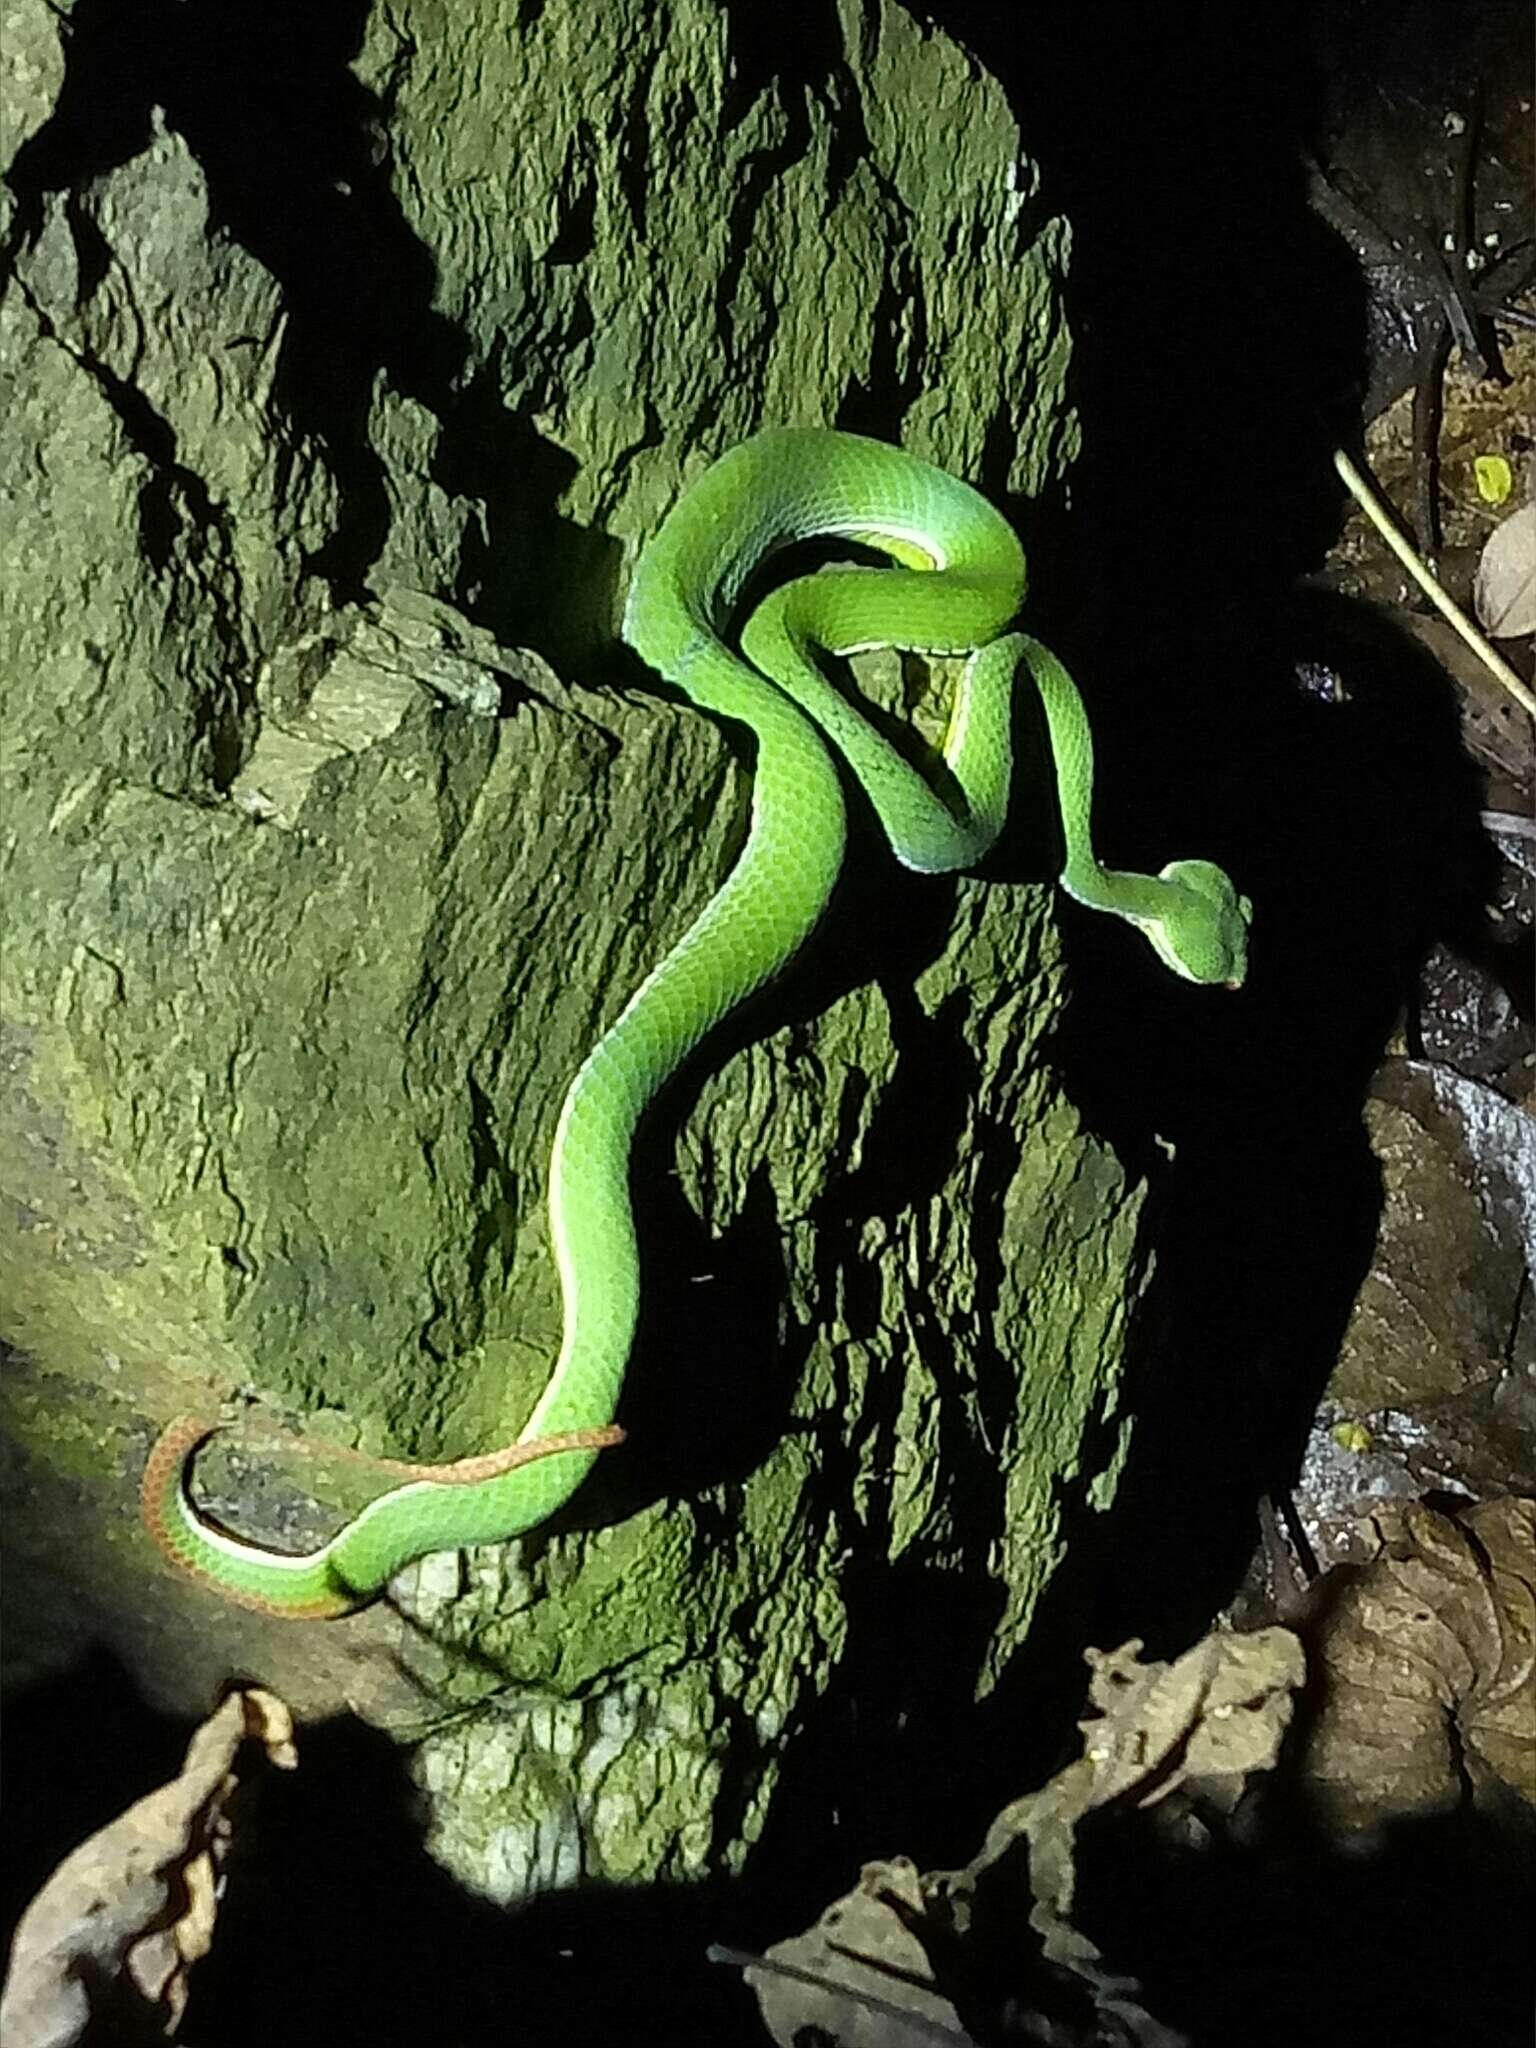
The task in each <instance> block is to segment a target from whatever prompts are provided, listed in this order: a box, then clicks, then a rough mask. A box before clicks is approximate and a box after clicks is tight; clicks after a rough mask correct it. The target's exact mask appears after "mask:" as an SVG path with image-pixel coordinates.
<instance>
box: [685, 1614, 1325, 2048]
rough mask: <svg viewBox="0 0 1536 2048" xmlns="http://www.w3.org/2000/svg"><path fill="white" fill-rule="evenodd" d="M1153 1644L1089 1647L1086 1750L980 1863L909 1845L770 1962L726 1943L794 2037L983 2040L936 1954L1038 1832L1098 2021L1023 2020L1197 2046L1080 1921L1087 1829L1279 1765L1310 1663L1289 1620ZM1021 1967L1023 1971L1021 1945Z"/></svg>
mask: <svg viewBox="0 0 1536 2048" xmlns="http://www.w3.org/2000/svg"><path fill="white" fill-rule="evenodd" d="M1140 1649H1141V1645H1140V1644H1139V1643H1128V1644H1126V1645H1124V1646H1123V1647H1122V1648H1121V1649H1118V1650H1114V1651H1111V1652H1109V1653H1107V1654H1106V1653H1101V1652H1099V1651H1090V1652H1089V1653H1088V1663H1089V1665H1090V1667H1091V1670H1092V1677H1091V1679H1090V1683H1089V1699H1090V1701H1091V1703H1092V1705H1093V1706H1094V1707H1095V1708H1096V1709H1097V1713H1096V1715H1095V1717H1094V1718H1093V1719H1092V1720H1089V1721H1085V1722H1084V1723H1083V1724H1082V1725H1083V1735H1084V1753H1083V1755H1082V1757H1081V1758H1080V1759H1079V1760H1078V1762H1076V1763H1074V1764H1070V1765H1068V1767H1067V1768H1066V1769H1065V1770H1064V1771H1061V1772H1059V1773H1058V1774H1057V1776H1056V1777H1054V1778H1053V1779H1052V1780H1051V1781H1050V1783H1049V1784H1047V1785H1045V1786H1043V1787H1042V1788H1041V1789H1040V1790H1039V1791H1038V1792H1032V1793H1030V1794H1028V1795H1027V1796H1026V1797H1025V1798H1023V1799H1017V1800H1015V1801H1014V1802H1013V1803H1012V1804H1011V1805H1009V1806H1008V1807H1005V1808H1004V1810H1003V1812H1002V1813H1000V1814H999V1815H998V1817H997V1819H996V1820H995V1821H994V1822H993V1824H992V1826H991V1828H990V1829H989V1830H988V1831H987V1837H986V1840H985V1842H984V1843H983V1845H982V1848H981V1852H980V1854H979V1855H978V1856H977V1857H976V1858H975V1860H974V1861H973V1862H971V1863H970V1864H968V1865H967V1866H966V1867H965V1869H963V1870H957V1871H935V1872H933V1873H931V1874H930V1875H928V1876H926V1877H923V1878H919V1877H918V1875H917V1873H916V1871H915V1869H914V1867H913V1865H912V1864H911V1863H910V1862H908V1861H906V1860H905V1859H904V1858H897V1859H895V1860H894V1861H892V1862H889V1863H871V1864H866V1865H865V1867H864V1870H863V1872H862V1873H861V1875H860V1878H859V1883H858V1886H857V1887H856V1889H855V1890H854V1891H852V1892H850V1893H849V1894H848V1896H847V1897H846V1898H844V1899H840V1900H838V1901H837V1903H836V1904H835V1905H833V1906H830V1907H829V1908H828V1909H827V1911H826V1912H825V1913H824V1914H823V1915H822V1916H821V1918H820V1920H818V1921H817V1923H816V1925H815V1926H814V1927H812V1928H811V1929H810V1930H809V1931H808V1932H807V1933H806V1934H804V1935H800V1936H797V1937H796V1938H795V1939H794V1940H792V1941H786V1942H782V1943H780V1944H779V1945H778V1946H777V1947H775V1948H772V1949H770V1950H769V1951H768V1954H767V1956H766V1957H763V1958H761V1959H758V1960H757V1961H756V1962H755V1963H753V1962H751V1961H749V1959H747V1958H744V1957H734V1956H733V1957H725V1956H722V1958H721V1959H722V1960H732V1961H747V1962H748V1969H747V1981H748V1983H749V1984H750V1985H751V1986H752V1988H753V1990H754V1991H755V1992H756V1994H757V1997H758V2001H759V2004H760V2006H761V2008H762V2013H763V2018H764V2020H765V2022H766V2023H767V2025H768V2028H769V2030H770V2032H771V2033H772V2034H773V2037H774V2039H775V2040H776V2041H779V2042H781V2043H783V2044H785V2048H790V2044H793V2043H796V2042H798V2041H803V2040H805V2039H808V2038H816V2039H824V2040H826V2041H830V2042H836V2043H837V2044H839V2048H876V2044H879V2048H907V2044H908V2043H911V2044H913V2048H916V2044H918V2043H927V2042H941V2043H942V2042H948V2043H951V2044H965V2043H967V2042H969V2040H970V2039H971V2037H970V2036H969V2035H968V2034H967V2033H966V2032H965V2030H964V2028H963V2027H962V2025H961V2022H960V2019H959V2015H958V2011H957V2008H956V2006H955V2005H954V2004H953V2003H951V2001H950V2000H949V1998H947V1997H946V1996H945V1988H946V1986H945V1981H944V1980H943V1979H942V1978H941V1977H940V1976H939V1975H937V1974H936V1970H935V1960H934V1959H935V1958H942V1957H950V1956H954V1955H956V1954H957V1953H958V1951H957V1944H959V1945H960V1947H961V1948H962V1949H963V1945H964V1942H965V1939H966V1936H967V1935H968V1934H969V1933H970V1931H971V1927H972V1920H973V1909H974V1906H975V1901H976V1895H977V1893H978V1890H979V1889H980V1888H981V1887H982V1886H984V1885H985V1884H986V1883H987V1882H989V1881H990V1879H991V1876H992V1868H993V1866H994V1865H995V1864H998V1863H1000V1862H1002V1860H1003V1859H1004V1858H1005V1857H1007V1856H1009V1854H1010V1852H1011V1851H1013V1850H1014V1849H1015V1848H1016V1847H1017V1846H1018V1845H1019V1844H1020V1843H1025V1844H1027V1846H1028V1875H1029V1892H1030V1894H1032V1896H1033V1899H1034V1906H1033V1909H1032V1910H1031V1912H1030V1914H1029V1926H1030V1928H1031V1929H1032V1930H1033V1932H1034V1934H1035V1937H1036V1947H1037V1951H1038V1954H1039V1955H1040V1956H1042V1957H1043V1958H1044V1959H1045V1961H1046V1962H1047V1963H1048V1964H1049V1965H1052V1966H1054V1970H1055V1972H1056V1973H1057V1982H1058V1984H1059V1982H1060V1979H1061V1978H1063V1977H1065V1978H1066V1979H1069V1980H1070V1982H1071V1984H1072V1985H1073V1986H1074V1987H1075V1990H1076V1994H1077V1996H1078V1998H1079V2000H1080V2001H1081V2003H1082V2004H1083V2007H1084V2010H1085V2025H1086V2027H1087V2028H1088V2030H1089V2031H1088V2033H1080V2032H1079V2031H1076V2030H1071V2029H1069V2030H1068V2031H1066V2032H1064V2031H1063V2030H1062V2027H1063V2024H1065V2023H1061V2022H1058V2021H1057V2020H1047V2019H1045V2018H1044V2017H1039V2019H1038V2024H1036V2019H1035V2017H1033V2016H1030V2015H1026V2014H1024V2013H1023V2011H1022V2009H1021V2008H1020V2007H1019V2006H1018V2005H1017V2004H1016V2005H1015V2006H1014V2009H1013V2012H1012V2016H1011V2021H1010V2024H1011V2025H1013V2026H1014V2028H1015V2031H1016V2032H1017V2033H1018V2035H1019V2038H1020V2039H1030V2040H1037V2041H1047V2040H1049V2041H1053V2042H1058V2041H1059V2042H1065V2041H1066V2040H1068V2039H1070V2040H1072V2041H1074V2042H1075V2041H1078V2040H1080V2039H1082V2040H1086V2039H1088V2038H1089V2037H1090V2035H1091V2038H1092V2039H1093V2040H1094V2041H1096V2042H1100V2043H1107V2042H1117V2043H1123V2044H1125V2048H1186V2042H1185V2037H1184V2036H1183V2035H1182V2034H1178V2033H1175V2032H1174V2031H1173V2030H1172V2029H1170V2028H1168V2027H1166V2026H1164V2025H1163V2024H1162V2023H1161V2022H1160V2021H1159V2020H1158V2019H1156V2018H1155V2017H1154V2016H1153V2015H1152V2014H1151V2013H1149V2012H1147V2011H1146V2009H1145V2008H1144V2006H1143V2005H1142V2004H1141V2002H1140V1996H1139V1986H1138V1985H1137V1984H1136V1983H1135V1981H1134V1980H1133V1979H1131V1978H1129V1977H1126V1976H1124V1975H1121V1974H1119V1973H1117V1972H1116V1971H1114V1970H1113V1969H1111V1968H1110V1967H1109V1966H1108V1965H1107V1964H1106V1962H1105V1960H1104V1958H1103V1956H1102V1955H1101V1954H1100V1952H1099V1950H1098V1949H1097V1948H1096V1947H1095V1946H1094V1944H1093V1943H1092V1942H1091V1941H1090V1940H1089V1939H1088V1938H1087V1936H1086V1935H1084V1934H1082V1933H1081V1932H1080V1931H1079V1930H1078V1929H1077V1928H1076V1927H1075V1926H1074V1925H1073V1924H1072V1921H1071V1918H1070V1914H1071V1909H1072V1900H1073V1890H1074V1886H1075V1882H1076V1855H1077V1829H1078V1826H1079V1824H1080V1823H1081V1821H1082V1820H1083V1819H1084V1817H1085V1816H1086V1815H1087V1814H1089V1813H1091V1812H1092V1811H1094V1809H1096V1808H1099V1807H1103V1806H1106V1805H1110V1804H1116V1805H1119V1806H1123V1807H1125V1808H1127V1809H1135V1808H1143V1807H1150V1806H1153V1805H1156V1804H1158V1803H1159V1802H1161V1801H1163V1800H1165V1799H1167V1797H1168V1795H1169V1794H1170V1793H1171V1792H1173V1791H1174V1790H1175V1789H1176V1788H1183V1789H1184V1790H1186V1791H1187V1792H1190V1793H1192V1794H1193V1793H1198V1795H1199V1796H1200V1797H1201V1798H1202V1799H1203V1800H1206V1801H1214V1802H1216V1803H1217V1804H1219V1805H1220V1806H1222V1807H1223V1808H1230V1807H1231V1806H1233V1805H1235V1804H1236V1800H1237V1795H1238V1794H1239V1793H1240V1792H1241V1791H1242V1789H1243V1788H1244V1786H1245V1785H1246V1783H1247V1780H1248V1778H1249V1777H1250V1775H1251V1774H1252V1773H1253V1772H1255V1771H1260V1770H1268V1769H1270V1768H1271V1767H1272V1766H1273V1764H1274V1762H1275V1758H1276V1756H1277V1754H1278V1751H1279V1747H1280V1742H1281V1740H1282V1738H1283V1736H1284V1733H1285V1730H1286V1728H1287V1726H1288V1724H1289V1722H1290V1718H1291V1706H1292V1699H1293V1696H1294V1694H1295V1692H1296V1690H1297V1688H1298V1687H1299V1686H1300V1684H1301V1682H1302V1679H1303V1676H1304V1672H1305V1666H1304V1662H1303V1658H1302V1652H1301V1646H1300V1643H1299V1642H1298V1640H1297V1638H1296V1637H1295V1636H1293V1635H1291V1634H1290V1632H1289V1631H1288V1630H1286V1629H1278V1628H1276V1629H1265V1630H1261V1631H1259V1632H1258V1633H1256V1634H1253V1635H1235V1634H1233V1633H1231V1632H1229V1631H1226V1630H1218V1631H1216V1632H1215V1633H1214V1634H1212V1635H1210V1636H1208V1637H1207V1638H1206V1639H1205V1640H1204V1641H1203V1642H1201V1643H1197V1644H1196V1645H1195V1647H1194V1648H1193V1649H1192V1650H1190V1651H1189V1652H1187V1654H1186V1655H1185V1656H1183V1657H1180V1658H1178V1659H1177V1660H1176V1661H1175V1662H1174V1663H1171V1664H1163V1663H1151V1664H1143V1663H1142V1662H1141V1661H1140V1656H1139V1652H1140ZM1007 1881H1008V1880H1005V1879H1002V1878H1001V1877H1000V1876H999V1878H998V1882H999V1883H1005V1882H1007ZM1021 1910H1022V1908H1021V1907H1016V1906H1013V1905H1011V1904H1010V1905H1009V1906H1008V1907H1007V1908H1006V1909H1005V1911H1007V1912H1018V1911H1021ZM1021 1932H1022V1930H1021ZM1025 1954H1026V1949H1025V1946H1024V1945H1023V1944H1022V1943H1021V1946H1020V1957H1021V1959H1022V1958H1023V1957H1024V1956H1025ZM1018 1978H1019V1985H1020V1986H1022V1984H1023V1982H1024V1963H1023V1961H1022V1960H1021V1962H1020V1967H1019V1972H1018ZM1016 1989H1017V1987H1016ZM1026 2023H1027V2025H1028V2026H1029V2027H1033V2028H1034V2031H1032V2032H1030V2031H1027V2030H1026Z"/></svg>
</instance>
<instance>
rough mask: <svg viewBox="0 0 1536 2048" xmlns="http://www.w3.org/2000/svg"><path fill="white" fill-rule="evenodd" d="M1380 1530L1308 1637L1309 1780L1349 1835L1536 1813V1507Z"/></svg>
mask: <svg viewBox="0 0 1536 2048" xmlns="http://www.w3.org/2000/svg"><path fill="white" fill-rule="evenodd" d="M1376 1526H1377V1529H1378V1532H1379V1535H1380V1539H1381V1546H1382V1547H1381V1550H1380V1553H1379V1555H1378V1556H1377V1557H1376V1558H1375V1559H1374V1560H1373V1561H1372V1562H1371V1563H1370V1564H1368V1565H1365V1566H1360V1567H1353V1568H1340V1570H1339V1571H1338V1572H1336V1573H1335V1574H1330V1579H1333V1578H1336V1579H1337V1580H1338V1585H1337V1588H1336V1589H1335V1590H1334V1592H1333V1595H1332V1598H1331V1599H1326V1600H1325V1603H1324V1606H1323V1609H1322V1620H1321V1621H1320V1623H1319V1624H1318V1626H1317V1627H1316V1629H1315V1630H1314V1632H1313V1634H1312V1638H1311V1642H1312V1648H1313V1652H1314V1655H1315V1657H1316V1659H1317V1661H1318V1663H1319V1665H1320V1668H1321V1671H1322V1674H1323V1699H1322V1704H1321V1708H1320V1711H1319V1713H1318V1715H1317V1717H1316V1719H1315V1721H1314V1722H1313V1724H1312V1727H1311V1729H1310V1730H1309V1732H1308V1736H1307V1740H1306V1744H1305V1748H1304V1751H1303V1753H1302V1756H1301V1759H1300V1777H1301V1782H1302V1784H1303V1785H1304V1786H1305V1788H1306V1790H1307V1791H1308V1793H1309V1795H1310V1797H1311V1799H1312V1801H1313V1802H1314V1804H1315V1805H1316V1807H1317V1808H1318V1810H1319V1811H1320V1813H1321V1814H1322V1815H1323V1816H1324V1817H1325V1818H1326V1820H1327V1822H1328V1823H1329V1824H1330V1825H1331V1826H1332V1827H1334V1828H1336V1829H1338V1830H1341V1831H1343V1832H1355V1831H1359V1830H1363V1829H1366V1828H1369V1827H1371V1826H1373V1825H1374V1824H1376V1823H1378V1822H1380V1821H1383V1820H1386V1819H1389V1818H1392V1817H1394V1816H1397V1815H1402V1814H1409V1813H1411V1814H1418V1815H1424V1814H1432V1813H1446V1812H1450V1811H1452V1810H1454V1809H1455V1808H1457V1807H1459V1806H1462V1805H1466V1804H1471V1805H1474V1806H1476V1805H1484V1804H1488V1803H1490V1802H1493V1801H1495V1800H1497V1799H1499V1798H1500V1797H1501V1796H1503V1795H1505V1794H1508V1793H1514V1794H1516V1795H1517V1796H1518V1797H1520V1798H1521V1799H1524V1800H1526V1801H1528V1802H1530V1803H1532V1804H1536V1502H1533V1501H1529V1500H1502V1501H1491V1502H1487V1503H1483V1504H1481V1505H1478V1506H1474V1507H1469V1508H1467V1509H1465V1510H1463V1511H1461V1512H1459V1513H1456V1514H1443V1513H1440V1512H1438V1511H1437V1510H1436V1509H1434V1508H1430V1507H1427V1506H1425V1505H1424V1504H1423V1503H1422V1502H1410V1503H1408V1504H1407V1505H1405V1506H1403V1507H1401V1508H1398V1509H1395V1510H1392V1511H1389V1512H1383V1513H1382V1514H1381V1515H1379V1516H1378V1517H1377V1518H1376ZM1321 1583H1322V1586H1323V1587H1324V1588H1327V1587H1328V1585H1329V1580H1326V1579H1325V1580H1324V1581H1322V1582H1321Z"/></svg>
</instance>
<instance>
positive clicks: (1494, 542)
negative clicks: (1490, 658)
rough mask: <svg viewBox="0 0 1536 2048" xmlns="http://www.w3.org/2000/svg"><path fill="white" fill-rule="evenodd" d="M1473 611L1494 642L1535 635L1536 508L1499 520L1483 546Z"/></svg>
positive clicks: (1523, 507)
mask: <svg viewBox="0 0 1536 2048" xmlns="http://www.w3.org/2000/svg"><path fill="white" fill-rule="evenodd" d="M1472 604H1473V609H1474V610H1475V611H1476V613H1477V616H1478V620H1479V622H1480V623H1481V624H1482V626H1483V627H1484V629H1485V630H1486V631H1487V632H1489V633H1491V634H1492V635H1493V637H1494V639H1495V640H1518V639H1523V638H1524V637H1525V635H1527V634H1528V633H1536V505H1522V506H1521V507H1520V509H1519V510H1518V511H1516V512H1511V513H1510V515H1509V517H1508V518H1507V519H1501V520H1500V521H1499V523H1498V525H1497V526H1496V527H1495V528H1494V529H1493V531H1492V533H1490V534H1489V536H1488V538H1487V540H1486V541H1485V542H1484V544H1483V552H1482V555H1481V557H1480V559H1479V561H1478V565H1477V581H1476V583H1475V584H1474V586H1473V591H1472Z"/></svg>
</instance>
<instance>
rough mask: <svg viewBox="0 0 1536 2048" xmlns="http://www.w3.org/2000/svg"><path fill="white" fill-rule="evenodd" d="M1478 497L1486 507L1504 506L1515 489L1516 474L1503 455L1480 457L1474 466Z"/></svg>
mask: <svg viewBox="0 0 1536 2048" xmlns="http://www.w3.org/2000/svg"><path fill="white" fill-rule="evenodd" d="M1472 473H1473V475H1474V476H1475V477H1476V478H1477V495H1478V496H1479V497H1480V498H1481V499H1482V501H1483V503H1484V504H1485V505H1502V504H1503V503H1504V500H1505V499H1506V498H1507V497H1508V496H1509V494H1510V492H1511V491H1512V490H1513V489H1514V488H1515V478H1514V472H1513V471H1512V470H1511V468H1510V466H1509V464H1508V463H1507V462H1506V461H1505V460H1504V458H1503V456H1502V455H1479V456H1477V457H1476V458H1475V460H1474V461H1473V464H1472Z"/></svg>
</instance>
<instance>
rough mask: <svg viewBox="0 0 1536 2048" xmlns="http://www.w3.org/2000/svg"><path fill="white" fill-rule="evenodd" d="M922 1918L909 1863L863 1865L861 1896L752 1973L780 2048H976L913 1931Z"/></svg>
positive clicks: (775, 1950)
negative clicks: (823, 2044) (825, 2046)
mask: <svg viewBox="0 0 1536 2048" xmlns="http://www.w3.org/2000/svg"><path fill="white" fill-rule="evenodd" d="M925 1911H926V1908H925V1906H924V1903H923V1895H922V1884H921V1880H920V1879H919V1877H918V1874H917V1870H916V1867H915V1866H914V1865H913V1864H911V1863H909V1862H908V1861H907V1859H906V1858H905V1857H904V1856H899V1857H897V1858H895V1860H894V1861H892V1862H890V1863H866V1864H865V1866H864V1868H863V1869H862V1870H861V1871H860V1873H859V1882H858V1884H857V1885H856V1886H855V1888H854V1889H853V1890H852V1891H851V1892H850V1893H849V1894H848V1896H847V1897H846V1898H842V1899H838V1900H836V1901H835V1902H834V1904H832V1905H830V1906H828V1908H827V1910H826V1911H825V1912H824V1913H823V1914H822V1916H821V1918H820V1919H819V1920H818V1921H817V1922H816V1924H815V1926H814V1927H811V1928H809V1929H808V1930H807V1931H806V1933H804V1934H797V1935H795V1936H794V1937H793V1939H791V1940H789V1941H781V1942H778V1943H776V1944H775V1946H774V1947H772V1948H771V1949H769V1951H768V1953H767V1955H766V1956H765V1957H763V1958H762V1959H761V1961H758V1962H754V1963H752V1964H751V1965H749V1967H748V1969H747V1972H746V1980H747V1982H748V1984H749V1985H751V1987H752V1989H753V1991H754V1992H755V1993H756V1994H757V2002H758V2006H759V2009H760V2010H761V2012H762V2016H763V2024H764V2025H765V2026H766V2027H767V2029H768V2031H769V2033H770V2034H772V2036H773V2038H774V2039H775V2041H777V2042H779V2043H780V2044H781V2048H795V2044H796V2043H798V2042H801V2041H803V2040H805V2039H807V2038H808V2037H809V2038H811V2039H825V2040H828V2041H835V2042H837V2043H838V2048H908V2044H910V2048H932V2044H935V2043H940V2044H942V2043H947V2044H949V2048H972V2043H971V2036H970V2035H969V2034H968V2033H966V2031H965V2029H964V2028H963V2027H962V2026H961V2024H960V2016H959V2014H958V2013H957V2012H956V2011H955V2008H954V2007H953V2006H952V2005H951V2004H950V2002H949V2000H948V1999H947V1998H945V1997H944V1996H943V1995H942V1994H941V1993H940V1992H939V1990H938V1988H937V1986H936V1985H935V1983H934V1977H933V1966H932V1964H931V1963H930V1962H929V1959H928V1952H927V1950H926V1949H925V1948H924V1947H923V1944H922V1942H921V1941H919V1939H918V1938H917V1936H916V1934H914V1933H913V1932H912V1930H911V1926H910V1924H909V1922H910V1921H911V1920H913V1919H916V1918H921V1916H922V1915H923V1914H924V1912H925ZM813 2029H814V2030H815V2032H812V2031H811V2030H813Z"/></svg>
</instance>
